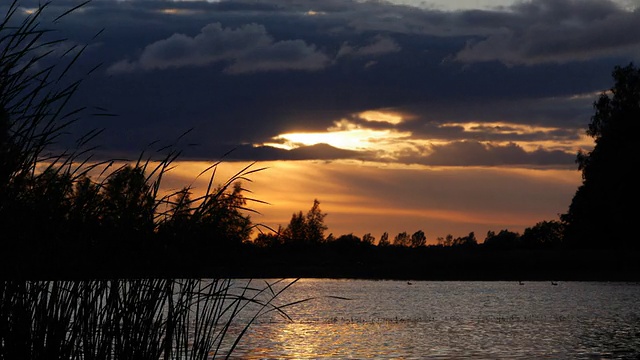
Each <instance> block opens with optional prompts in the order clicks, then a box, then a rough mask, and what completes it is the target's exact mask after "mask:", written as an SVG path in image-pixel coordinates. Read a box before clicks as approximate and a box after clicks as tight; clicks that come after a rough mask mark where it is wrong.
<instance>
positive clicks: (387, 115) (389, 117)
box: [358, 110, 404, 125]
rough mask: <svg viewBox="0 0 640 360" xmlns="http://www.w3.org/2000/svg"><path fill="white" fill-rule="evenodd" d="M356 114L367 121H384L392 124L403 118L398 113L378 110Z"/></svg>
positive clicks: (398, 122) (399, 121)
mask: <svg viewBox="0 0 640 360" xmlns="http://www.w3.org/2000/svg"><path fill="white" fill-rule="evenodd" d="M358 116H359V117H360V118H361V119H364V120H367V121H377V122H386V123H389V124H393V125H397V124H400V123H401V122H402V121H403V120H404V119H403V117H402V116H401V115H399V114H396V113H393V112H388V111H380V110H368V111H363V112H361V113H359V114H358Z"/></svg>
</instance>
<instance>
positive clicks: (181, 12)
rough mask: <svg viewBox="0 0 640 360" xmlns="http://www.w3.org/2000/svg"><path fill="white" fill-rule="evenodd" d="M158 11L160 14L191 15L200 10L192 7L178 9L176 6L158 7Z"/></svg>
mask: <svg viewBox="0 0 640 360" xmlns="http://www.w3.org/2000/svg"><path fill="white" fill-rule="evenodd" d="M158 11H159V12H160V13H162V14H167V15H193V14H197V13H199V12H200V11H197V10H192V9H191V10H190V9H178V8H165V9H160V10H158Z"/></svg>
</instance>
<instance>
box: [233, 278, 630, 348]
mask: <svg viewBox="0 0 640 360" xmlns="http://www.w3.org/2000/svg"><path fill="white" fill-rule="evenodd" d="M246 281H247V280H236V282H237V283H238V286H242V285H244V284H245V283H246ZM264 281H265V280H253V281H252V282H251V283H252V284H255V286H257V287H259V288H260V287H261V286H262V287H264V284H265V283H264ZM332 296H338V297H343V298H347V299H348V300H347V299H338V298H333V297H332ZM302 299H311V300H309V301H305V302H302V303H299V304H296V305H293V306H291V307H287V308H286V313H287V314H288V315H289V316H290V317H291V319H290V320H287V319H286V318H284V317H282V316H279V315H277V314H276V313H275V312H272V313H269V314H268V315H266V316H262V317H260V318H259V319H258V320H257V322H256V323H254V324H253V325H252V326H251V327H250V329H249V331H248V333H247V334H246V335H245V336H244V337H243V338H242V339H241V341H240V343H239V344H238V347H237V348H236V349H235V351H234V352H233V353H232V358H234V359H365V358H369V359H371V358H376V359H532V358H548V359H567V358H571V359H639V358H640V284H639V283H607V282H559V283H557V285H554V284H552V283H551V282H525V283H523V284H520V283H518V282H445V281H443V282H437V281H412V282H407V281H374V280H332V279H300V280H299V281H298V282H296V283H295V284H293V286H292V287H290V288H288V289H286V290H285V291H284V292H283V293H282V294H281V295H280V297H278V298H277V299H276V303H278V304H284V303H288V302H292V301H296V300H302ZM250 312H251V311H248V312H245V313H244V314H245V316H248V315H249V313H250ZM236 332H237V329H236Z"/></svg>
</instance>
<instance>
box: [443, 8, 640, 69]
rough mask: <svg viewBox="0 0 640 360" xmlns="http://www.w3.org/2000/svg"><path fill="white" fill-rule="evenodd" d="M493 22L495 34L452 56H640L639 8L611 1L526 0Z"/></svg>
mask: <svg viewBox="0 0 640 360" xmlns="http://www.w3.org/2000/svg"><path fill="white" fill-rule="evenodd" d="M514 20H517V21H514ZM494 25H495V29H496V31H494V33H493V34H491V35H489V36H488V37H486V38H480V39H474V40H470V41H469V42H468V44H467V45H466V46H465V48H464V49H463V50H462V51H460V52H458V53H457V54H456V55H455V57H454V59H455V60H456V61H460V62H466V63H473V62H478V61H492V60H498V61H501V62H503V63H505V64H509V65H518V64H525V65H533V64H540V63H567V62H572V61H585V60H591V59H593V58H598V57H610V56H621V55H627V56H631V57H632V58H635V59H637V58H638V57H640V50H639V49H640V36H638V34H640V10H638V9H636V10H634V11H626V10H624V9H623V8H621V7H620V6H618V5H616V4H615V3H613V2H611V1H606V0H604V1H603V0H562V1H560V0H538V1H532V2H524V3H521V4H517V5H514V6H513V7H512V8H511V13H510V14H509V16H508V17H506V18H505V19H502V20H501V21H498V22H496V23H495V24H494Z"/></svg>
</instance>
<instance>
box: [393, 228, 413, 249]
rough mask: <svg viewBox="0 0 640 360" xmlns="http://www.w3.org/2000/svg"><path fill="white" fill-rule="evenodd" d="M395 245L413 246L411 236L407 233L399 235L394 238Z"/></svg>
mask: <svg viewBox="0 0 640 360" xmlns="http://www.w3.org/2000/svg"><path fill="white" fill-rule="evenodd" d="M393 245H396V246H410V245H411V236H409V233H407V232H406V231H403V232H400V233H398V235H396V236H395V237H394V238H393Z"/></svg>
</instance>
